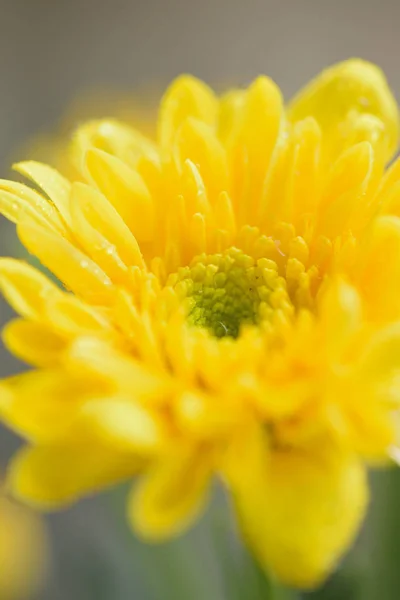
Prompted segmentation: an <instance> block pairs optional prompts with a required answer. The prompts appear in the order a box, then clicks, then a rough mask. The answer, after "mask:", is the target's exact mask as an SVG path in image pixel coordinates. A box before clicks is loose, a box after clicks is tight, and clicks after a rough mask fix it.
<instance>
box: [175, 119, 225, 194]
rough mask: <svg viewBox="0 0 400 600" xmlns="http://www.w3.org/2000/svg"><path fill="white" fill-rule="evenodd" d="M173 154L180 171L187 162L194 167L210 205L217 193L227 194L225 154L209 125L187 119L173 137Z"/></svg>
mask: <svg viewBox="0 0 400 600" xmlns="http://www.w3.org/2000/svg"><path fill="white" fill-rule="evenodd" d="M175 153H176V158H177V161H178V164H179V167H180V169H181V170H182V169H183V165H184V163H185V161H186V160H187V159H190V161H191V162H192V163H194V164H195V165H196V168H197V169H198V170H199V173H200V176H201V179H202V180H203V182H204V185H205V189H206V193H207V196H208V198H209V200H210V202H213V201H215V200H216V199H217V197H218V195H219V194H220V192H223V191H229V187H230V186H229V178H228V165H227V161H226V154H225V150H224V148H223V146H222V144H221V142H220V141H219V140H218V138H217V137H216V135H215V133H214V131H213V129H212V128H211V127H210V126H209V125H206V124H205V123H202V122H201V121H198V120H196V119H193V118H188V119H186V121H184V123H183V124H182V126H181V128H180V130H179V132H178V134H177V137H176V149H175Z"/></svg>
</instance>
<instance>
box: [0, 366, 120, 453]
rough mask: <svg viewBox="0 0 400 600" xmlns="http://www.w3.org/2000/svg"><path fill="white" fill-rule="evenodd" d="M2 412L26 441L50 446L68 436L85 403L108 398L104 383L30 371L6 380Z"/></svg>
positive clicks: (60, 372)
mask: <svg viewBox="0 0 400 600" xmlns="http://www.w3.org/2000/svg"><path fill="white" fill-rule="evenodd" d="M2 386H3V387H2V391H4V392H5V394H6V395H5V399H4V400H3V402H2V403H1V406H0V412H1V415H2V418H3V419H4V420H5V421H6V423H7V424H8V425H9V426H10V427H12V429H14V430H15V431H17V432H18V433H19V434H21V435H23V436H24V437H26V438H28V439H30V440H33V441H36V442H37V443H49V442H52V441H54V440H57V439H58V438H60V437H62V436H65V435H66V433H67V432H68V431H69V428H70V426H71V424H72V423H73V422H74V420H75V419H76V416H77V410H78V408H79V407H80V406H81V405H82V403H83V402H84V401H86V400H88V399H90V398H93V397H96V396H101V395H105V394H107V392H108V391H109V386H108V387H107V385H106V383H105V382H104V381H101V380H99V379H94V378H93V377H88V376H86V377H82V376H80V375H74V374H72V373H71V374H69V373H65V372H64V371H63V370H62V369H61V368H55V369H47V370H41V371H29V372H28V373H23V374H22V375H18V376H16V377H11V378H9V379H7V380H5V381H4V382H3V384H2Z"/></svg>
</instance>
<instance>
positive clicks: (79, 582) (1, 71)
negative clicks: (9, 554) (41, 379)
mask: <svg viewBox="0 0 400 600" xmlns="http://www.w3.org/2000/svg"><path fill="white" fill-rule="evenodd" d="M399 24H400V2H398V0H336V1H333V2H324V1H322V0H246V1H241V0H112V1H110V0H82V1H78V0H65V1H63V0H0V166H1V170H2V176H9V167H8V161H9V157H10V156H12V155H13V156H15V151H16V148H18V147H19V146H20V145H21V143H22V142H23V141H24V140H25V139H26V138H29V137H30V136H32V135H34V134H37V133H39V132H41V131H43V130H46V131H48V130H51V128H52V127H55V126H56V125H57V122H58V121H59V119H60V118H61V116H62V114H63V112H64V111H65V110H66V109H68V107H69V105H70V103H71V102H72V101H73V100H74V98H75V97H76V96H77V95H78V94H81V93H82V91H85V90H90V89H91V88H101V89H107V88H115V89H116V90H120V91H133V90H134V89H135V88H136V87H143V86H144V85H147V84H150V85H156V86H157V87H162V86H163V85H165V84H166V83H167V82H168V81H169V80H170V79H171V78H173V77H174V76H176V75H177V74H179V73H181V72H190V73H193V74H195V75H197V76H199V77H201V78H204V79H205V80H206V81H207V82H209V83H211V84H216V85H218V86H219V87H220V86H221V84H222V85H223V84H224V83H225V82H228V83H230V82H232V83H239V84H241V83H247V82H249V81H250V80H251V79H252V78H253V77H255V76H257V75H258V74H260V73H266V74H268V75H270V76H272V77H273V78H274V79H275V80H276V81H277V82H278V83H279V85H280V86H281V88H282V89H283V91H284V94H285V96H286V97H288V98H289V97H290V96H291V95H292V94H293V93H294V92H295V91H296V90H297V89H298V87H299V86H301V85H302V84H303V83H304V82H306V81H307V80H308V79H309V78H310V77H312V76H313V75H315V74H316V73H317V72H318V71H319V70H321V69H322V68H323V67H325V66H327V65H329V64H331V63H333V62H336V61H339V60H342V59H345V58H348V57H352V56H360V57H362V58H365V59H369V60H372V61H374V62H376V63H378V64H379V65H380V66H381V67H382V68H383V69H384V70H385V72H386V74H387V76H388V79H389V81H390V83H391V86H392V88H393V89H394V91H395V93H396V94H397V96H398V98H400V66H399V54H400V52H399V50H400V33H399ZM19 158H26V157H25V156H20V157H19ZM13 244H14V233H13V228H12V227H11V226H9V225H8V224H6V223H5V222H4V220H1V221H0V254H9V253H10V252H11V251H12V250H10V245H11V247H12V245H13ZM9 316H10V310H9V309H8V308H7V307H6V306H5V304H4V303H3V302H2V301H0V322H4V321H5V320H7V319H8V318H9ZM18 368H19V366H18V365H17V364H16V362H15V361H13V360H12V359H11V358H10V357H9V356H7V355H6V353H5V352H4V350H3V349H0V375H1V376H5V375H8V374H10V373H11V372H14V371H15V370H17V369H18ZM16 444H17V442H16V440H15V439H14V438H13V437H12V436H11V435H10V434H9V433H6V432H3V431H0V465H1V464H5V462H6V460H7V458H8V456H9V455H10V452H11V451H12V449H13V448H14V447H15V446H16ZM378 480H379V481H378V484H377V485H378V487H379V488H380V492H379V493H378V494H377V496H376V497H377V498H378V499H377V500H376V501H375V503H374V505H373V507H372V515H373V518H372V522H373V524H372V525H370V529H369V533H368V532H367V533H366V534H365V536H366V540H368V543H369V544H370V546H371V548H372V550H371V552H372V559H371V558H370V559H368V560H372V563H371V564H374V565H375V566H376V565H377V564H378V567H379V565H380V567H379V568H380V569H381V570H380V571H379V569H378V571H376V572H375V576H374V577H371V585H370V586H368V588H371V586H372V588H373V587H374V585H375V588H376V587H377V586H378V587H379V589H381V586H382V585H383V583H382V581H383V580H385V581H387V580H388V579H390V578H391V577H392V578H393V581H390V582H389V583H390V585H389V584H388V585H387V586H386V588H384V589H386V592H385V591H383V592H382V591H381V592H380V598H381V599H382V600H390V599H391V598H397V597H398V594H397V593H396V591H395V590H396V589H397V590H399V589H400V588H399V587H398V586H397V583H398V581H397V579H396V577H398V575H397V574H396V572H397V571H399V569H398V568H397V567H398V566H400V565H397V563H395V562H394V561H395V560H397V556H399V551H400V542H397V541H396V540H395V541H393V539H394V538H393V536H392V537H390V535H389V536H387V539H389V538H390V540H391V541H389V542H388V543H389V546H390V544H392V546H390V552H391V555H392V558H393V560H392V563H391V565H392V567H393V566H394V569H392V571H393V573H394V574H393V573H392V571H390V573H389V571H388V568H387V561H386V562H385V563H384V564H383V563H382V561H381V563H382V564H380V563H379V561H380V556H381V554H382V552H381V546H380V544H381V542H380V541H379V539H380V537H381V536H380V534H379V532H381V531H382V530H385V531H386V530H390V532H392V531H397V532H399V531H400V526H399V523H398V518H397V521H396V519H392V520H391V521H390V522H388V521H387V520H386V521H385V519H384V517H382V514H383V515H384V514H386V512H387V510H386V509H388V508H387V507H388V506H389V504H390V503H392V505H393V506H395V507H397V506H398V505H399V504H398V502H397V501H398V500H400V493H399V490H398V487H399V486H398V481H397V479H396V477H387V476H380V479H379V477H378ZM382 490H383V492H382ZM122 496H123V492H122V491H121V492H117V493H116V494H115V495H111V496H110V495H106V496H104V497H101V498H97V499H95V500H89V501H86V502H84V503H82V504H81V505H80V506H77V507H74V508H72V509H71V510H69V511H66V512H65V513H63V514H60V515H56V516H51V517H50V518H49V526H50V530H51V538H52V544H53V553H52V554H53V558H52V568H51V573H50V576H49V581H48V584H47V589H46V590H45V591H43V592H42V593H40V594H39V596H38V600H40V599H43V600H70V599H71V598H77V599H78V600H80V599H82V600H83V599H85V600H86V599H87V600H91V599H92V598H93V599H96V600H102V599H104V600H111V599H112V600H130V599H131V598H136V599H137V600H152V599H156V598H160V597H162V598H171V599H172V598H174V595H173V593H172V592H171V589H170V586H169V585H167V584H166V585H165V588H164V590H163V593H162V594H161V595H157V596H156V595H154V594H155V592H154V589H152V588H151V586H148V585H146V584H144V583H143V582H142V581H141V578H140V576H139V575H140V573H142V572H143V569H144V568H145V567H144V566H143V565H144V564H145V563H146V564H148V562H146V561H149V560H150V561H153V560H154V561H156V560H158V559H161V562H164V563H165V560H166V556H167V555H168V556H170V555H171V554H170V551H169V550H168V551H166V550H165V549H162V548H161V549H156V550H147V549H143V547H140V548H139V546H138V545H135V544H136V542H132V540H131V539H130V538H129V535H128V534H127V532H126V531H125V529H124V527H123V525H122V522H121V517H116V516H115V511H113V510H110V506H112V505H113V504H117V505H118V506H119V503H122V499H121V498H122ZM374 519H375V520H374ZM396 527H397V530H396ZM374 532H377V533H376V536H375V533H374ZM192 536H194V537H193V539H194V540H195V541H196V544H198V545H199V546H201V548H202V553H203V558H204V557H205V558H204V561H205V562H204V565H203V567H204V574H205V577H204V578H203V579H202V582H203V583H202V585H203V589H202V591H200V592H199V595H198V598H199V599H200V598H203V599H206V598H208V599H209V600H219V598H225V597H226V598H230V597H231V596H230V595H229V594H228V593H227V592H226V590H225V592H224V594H226V595H222V594H223V592H222V591H221V589H220V588H219V587H218V586H219V585H220V583H218V582H217V583H215V586H214V588H213V591H210V589H211V588H209V589H208V588H207V585H206V582H205V581H204V579H207V577H211V576H212V570H213V568H214V567H213V562H212V560H211V558H210V556H211V555H212V553H213V552H214V551H215V548H214V544H213V542H210V539H206V537H207V536H206V535H205V534H204V532H203V531H202V530H201V528H200V529H196V530H195V531H194V533H193V534H192ZM399 538H400V535H399ZM191 539H192V538H191ZM385 539H386V538H385ZM396 539H397V538H396ZM371 540H372V541H371ZM365 543H367V542H365ZM360 544H361V542H360ZM361 545H362V544H361ZM174 549H175V551H177V552H178V554H179V552H181V553H182V547H181V546H179V544H178V545H175V546H174ZM185 552H186V551H185ZM210 553H211V554H210ZM361 555H362V553H361ZM138 557H139V558H138ZM179 560H183V558H182V556H181V558H179ZM357 560H361V563H360V564H361V565H363V564H364V563H363V562H362V561H363V560H364V558H361V559H357ZM175 562H176V561H175ZM178 563H179V561H178ZM154 564H156V562H154ZM157 564H158V563H157ZM368 564H369V563H368ZM0 568H1V565H0ZM174 568H175V567H174ZM360 568H361V567H360ZM376 573H378V575H376ZM206 574H207V575H206ZM100 575H101V576H100ZM170 575H171V573H170V572H169V576H170ZM175 576H176V573H175ZM178 576H181V575H179V571H178ZM217 579H218V578H217ZM132 581H134V590H135V592H134V594H132ZM374 582H375V583H374ZM204 586H205V587H204ZM200 587H202V586H201V585H200ZM335 589H336V588H335V586H334V585H333V586H331V591H330V592H329V593H330V594H331V595H329V596H324V597H326V598H328V597H329V598H336V597H337V598H350V599H351V598H355V597H356V595H355V592H354V591H353V592H346V591H343V590H344V589H345V588H341V590H342V591H341V592H337V591H336V592H335ZM216 590H219V591H216ZM332 590H333V591H332ZM390 590H392V591H390ZM371 593H372V592H371ZM335 594H336V595H335ZM367 596H368V593H367V592H364V593H363V594H362V598H363V599H364V598H366V597H367ZM187 597H188V598H189V595H187ZM232 597H233V596H232ZM243 597H245V596H243ZM357 597H359V596H357ZM360 597H361V596H360ZM370 597H371V598H372V595H371V596H370ZM321 598H322V596H321Z"/></svg>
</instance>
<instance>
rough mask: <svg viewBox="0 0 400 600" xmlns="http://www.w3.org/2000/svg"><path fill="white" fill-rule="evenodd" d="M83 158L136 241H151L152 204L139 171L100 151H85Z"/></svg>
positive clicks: (96, 182)
mask: <svg viewBox="0 0 400 600" xmlns="http://www.w3.org/2000/svg"><path fill="white" fill-rule="evenodd" d="M85 160H86V167H87V169H88V172H89V174H90V176H91V178H92V179H93V181H94V182H95V184H96V185H97V187H98V188H99V190H100V191H101V192H102V193H103V194H104V195H105V196H106V197H107V199H108V200H109V201H110V202H111V204H112V205H113V206H114V208H115V210H116V211H117V212H118V214H119V215H120V216H121V218H122V219H123V220H124V222H125V223H126V226H127V227H129V229H130V230H131V231H132V233H133V235H135V236H136V237H137V239H138V240H140V241H149V240H152V239H153V235H154V226H155V224H154V218H155V217H154V204H153V199H152V197H151V195H150V192H149V190H148V189H147V187H146V184H145V183H144V181H143V179H142V177H141V176H140V175H139V173H138V172H137V171H136V170H133V169H131V168H130V167H129V166H128V165H127V164H126V163H124V162H123V161H122V160H120V159H119V158H117V157H115V156H112V155H111V154H108V153H107V152H103V151H102V150H97V149H92V150H89V151H88V153H87V154H86V159H85ZM108 212H110V211H109V210H108ZM130 237H132V236H130Z"/></svg>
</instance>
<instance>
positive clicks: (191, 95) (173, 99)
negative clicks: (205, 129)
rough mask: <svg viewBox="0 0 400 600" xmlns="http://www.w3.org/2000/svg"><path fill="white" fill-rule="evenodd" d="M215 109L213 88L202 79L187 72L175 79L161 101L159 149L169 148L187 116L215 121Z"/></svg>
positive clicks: (204, 120) (212, 122)
mask: <svg viewBox="0 0 400 600" xmlns="http://www.w3.org/2000/svg"><path fill="white" fill-rule="evenodd" d="M217 109H218V105H217V100H216V98H215V96H214V94H213V92H212V90H211V89H210V88H209V87H207V86H206V85H205V84H204V83H203V82H202V81H199V80H198V79H196V78H195V77H190V76H188V75H183V76H182V77H179V78H178V79H176V80H175V81H174V83H173V84H172V85H171V86H170V88H169V89H168V90H167V92H166V93H165V96H164V98H163V99H162V102H161V108H160V114H159V123H158V139H159V142H160V145H161V148H163V149H169V147H170V145H171V144H172V143H173V141H174V137H175V134H176V132H177V130H178V129H179V127H180V126H181V125H182V123H183V122H184V121H185V120H186V119H187V118H188V117H194V118H195V119H198V120H199V121H202V122H203V123H207V124H208V125H213V124H215V123H216V117H217Z"/></svg>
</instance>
